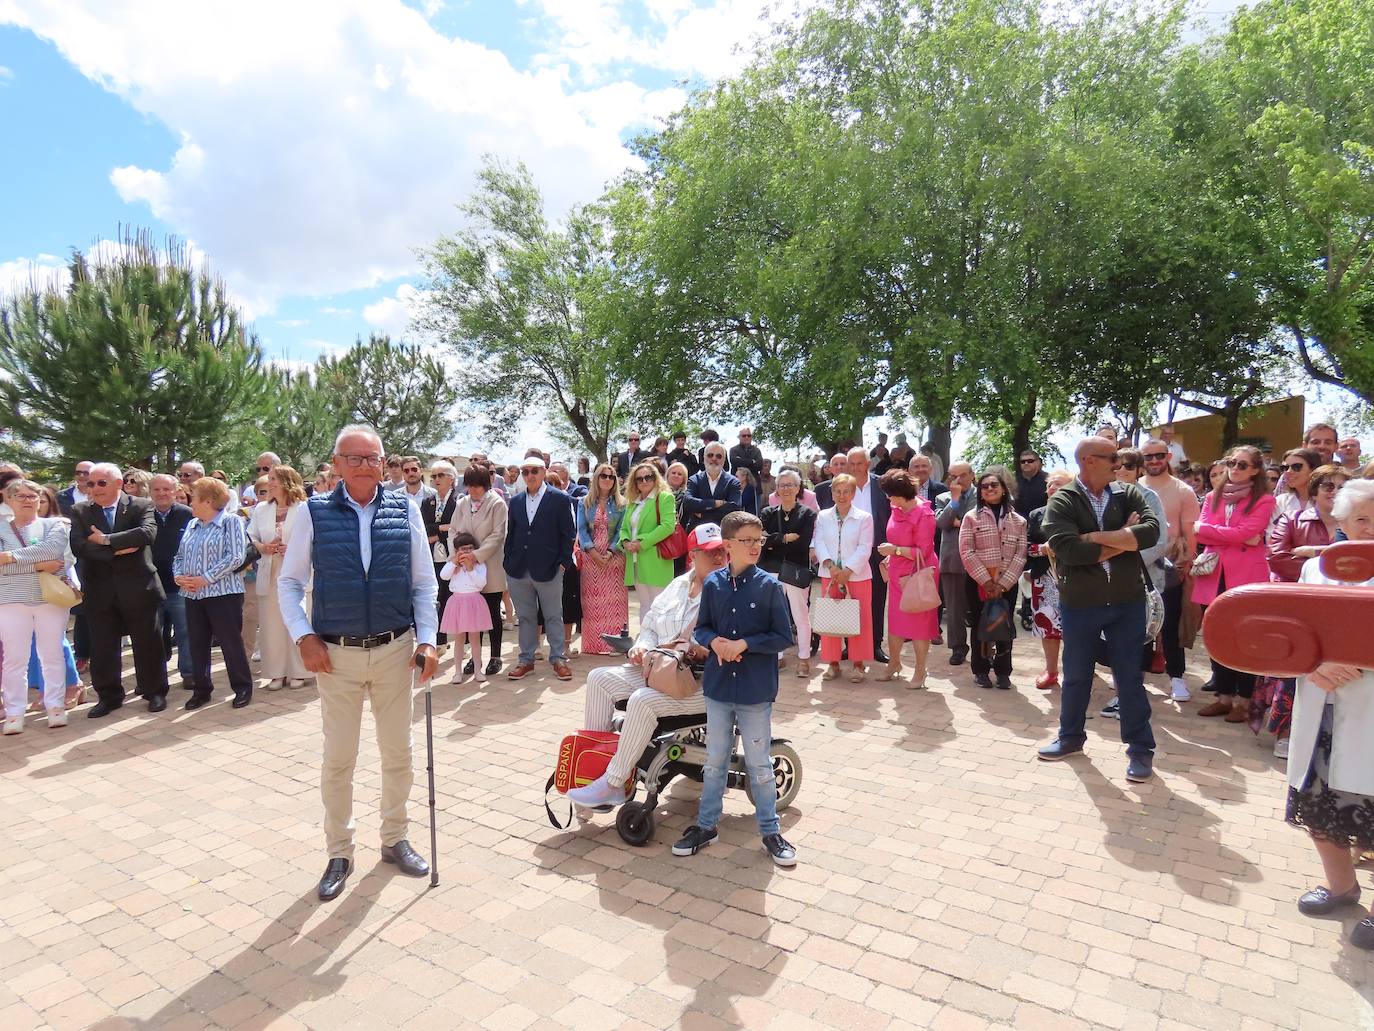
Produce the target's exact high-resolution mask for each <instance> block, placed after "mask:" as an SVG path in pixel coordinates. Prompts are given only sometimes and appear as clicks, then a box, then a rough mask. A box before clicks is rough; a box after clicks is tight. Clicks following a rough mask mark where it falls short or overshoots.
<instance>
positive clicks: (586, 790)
mask: <svg viewBox="0 0 1374 1031" xmlns="http://www.w3.org/2000/svg"><path fill="white" fill-rule="evenodd" d="M568 801H569V802H572V803H574V804H575V805H582V806H586V807H587V808H588V809H595V808H597V807H598V806H603V805H621V804H622V803H623V802H624V801H625V786H624V785H623V784H621V785H619V786H617V785H615V784H612V783H610V782H609V781H608V780H607V779H606V777H605V775H604V774H603V775H602V776H600V777H597V778H596V780H594V781H592V782H591V783H590V784H588V785H586V786H585V787H580V788H573V789H572V790H571V791H569V792H568Z"/></svg>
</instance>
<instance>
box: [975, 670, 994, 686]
mask: <svg viewBox="0 0 1374 1031" xmlns="http://www.w3.org/2000/svg"><path fill="white" fill-rule="evenodd" d="M973 682H974V683H975V684H977V685H978V686H979V687H991V686H992V677H990V676H988V675H987V674H986V673H975V674H973Z"/></svg>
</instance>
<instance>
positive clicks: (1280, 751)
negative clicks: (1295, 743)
mask: <svg viewBox="0 0 1374 1031" xmlns="http://www.w3.org/2000/svg"><path fill="white" fill-rule="evenodd" d="M1274 754H1275V755H1276V756H1278V757H1279V758H1280V759H1287V758H1288V738H1286V737H1281V738H1279V739H1278V740H1277V741H1275V742H1274Z"/></svg>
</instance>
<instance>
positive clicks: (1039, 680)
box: [1035, 670, 1059, 691]
mask: <svg viewBox="0 0 1374 1031" xmlns="http://www.w3.org/2000/svg"><path fill="white" fill-rule="evenodd" d="M1035 686H1036V687H1038V688H1040V690H1042V691H1048V690H1049V689H1050V688H1052V687H1058V686H1059V674H1058V673H1051V672H1049V670H1046V671H1045V672H1044V673H1041V674H1040V675H1039V676H1038V677H1036V678H1035Z"/></svg>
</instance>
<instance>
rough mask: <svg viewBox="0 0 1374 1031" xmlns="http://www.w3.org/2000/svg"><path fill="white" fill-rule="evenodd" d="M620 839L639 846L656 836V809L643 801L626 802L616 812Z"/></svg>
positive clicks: (616, 824)
mask: <svg viewBox="0 0 1374 1031" xmlns="http://www.w3.org/2000/svg"><path fill="white" fill-rule="evenodd" d="M615 829H616V832H617V833H618V834H619V835H620V840H621V841H623V842H625V844H627V845H634V846H636V847H638V846H639V845H643V844H644V843H645V842H647V841H648V840H649V839H650V838H652V837H653V836H654V811H653V810H652V809H650V808H649V807H648V806H647V805H645V804H644V803H643V802H626V803H625V804H624V805H622V806H621V807H620V811H619V812H617V813H616V814H615Z"/></svg>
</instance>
